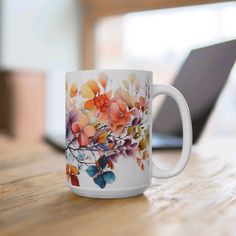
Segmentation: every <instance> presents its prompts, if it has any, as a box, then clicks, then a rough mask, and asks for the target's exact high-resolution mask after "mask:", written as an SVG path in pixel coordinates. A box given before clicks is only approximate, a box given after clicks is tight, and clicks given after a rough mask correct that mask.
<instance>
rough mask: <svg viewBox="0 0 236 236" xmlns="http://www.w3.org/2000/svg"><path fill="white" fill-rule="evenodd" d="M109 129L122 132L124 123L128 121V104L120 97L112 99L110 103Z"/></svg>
mask: <svg viewBox="0 0 236 236" xmlns="http://www.w3.org/2000/svg"><path fill="white" fill-rule="evenodd" d="M110 118H111V121H112V122H111V124H110V129H111V130H112V131H113V132H118V133H120V132H122V130H123V129H124V127H125V125H126V124H127V123H128V122H129V121H130V118H131V115H130V112H129V111H128V106H127V105H126V103H125V102H124V101H122V100H121V99H113V100H112V101H111V105H110Z"/></svg>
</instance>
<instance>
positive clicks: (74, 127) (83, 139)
mask: <svg viewBox="0 0 236 236" xmlns="http://www.w3.org/2000/svg"><path fill="white" fill-rule="evenodd" d="M88 123H89V118H88V115H86V114H84V113H80V114H79V115H78V121H77V122H73V123H72V124H71V131H72V133H73V134H78V142H79V145H80V146H82V147H83V146H87V145H88V144H89V138H90V137H93V136H94V134H95V128H94V127H93V126H92V125H88Z"/></svg>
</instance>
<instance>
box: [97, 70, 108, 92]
mask: <svg viewBox="0 0 236 236" xmlns="http://www.w3.org/2000/svg"><path fill="white" fill-rule="evenodd" d="M98 81H99V83H100V84H101V85H102V87H103V88H104V89H106V87H107V81H108V77H107V75H106V74H105V73H103V72H101V73H100V74H99V75H98Z"/></svg>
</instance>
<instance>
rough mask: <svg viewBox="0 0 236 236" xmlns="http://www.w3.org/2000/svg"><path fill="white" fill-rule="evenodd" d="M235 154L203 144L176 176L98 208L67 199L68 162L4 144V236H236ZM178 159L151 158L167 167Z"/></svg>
mask: <svg viewBox="0 0 236 236" xmlns="http://www.w3.org/2000/svg"><path fill="white" fill-rule="evenodd" d="M235 147H236V139H235V138H231V139H226V138H224V139H223V138H221V139H219V140H213V141H212V142H207V143H205V144H204V143H203V144H202V145H201V146H199V147H197V148H195V150H193V154H192V156H191V160H190V162H189V165H188V166H187V168H186V169H185V171H184V172H183V173H181V174H180V175H179V176H177V177H175V178H172V179H168V180H157V179H153V181H152V186H151V187H150V188H149V189H148V190H147V191H146V192H145V194H144V195H142V196H138V197H134V198H127V199H120V200H101V199H100V200H99V199H89V198H83V197H78V196H76V195H74V194H72V193H71V192H70V190H69V189H68V188H67V187H66V185H65V180H66V178H65V171H64V169H65V166H64V157H63V154H61V153H59V152H57V151H55V150H54V149H52V148H51V147H49V146H48V145H47V144H44V143H17V142H13V141H6V142H2V143H1V144H0V235H1V236H3V235H17V236H19V235H81V236H84V235H85V236H86V235H91V236H93V235H94V236H95V235H96V236H99V235H102V236H106V235H113V236H116V235H128V236H131V235H146V236H148V235H165V236H166V235H181V236H182V235H191V236H193V235H236V151H235V149H236V148H235ZM178 155H179V152H178V151H168V152H163V151H162V152H155V153H154V154H153V156H154V158H156V159H157V158H158V159H163V160H165V161H166V163H167V164H168V165H171V164H173V162H174V161H176V158H177V156H178Z"/></svg>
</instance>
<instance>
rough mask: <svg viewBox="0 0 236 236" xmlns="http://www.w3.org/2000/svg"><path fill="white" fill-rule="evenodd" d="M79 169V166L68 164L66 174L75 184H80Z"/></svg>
mask: <svg viewBox="0 0 236 236" xmlns="http://www.w3.org/2000/svg"><path fill="white" fill-rule="evenodd" d="M78 172H79V170H78V168H77V167H75V166H73V165H71V164H66V175H67V180H68V181H69V180H70V181H71V184H72V185H74V186H79V179H78V178H77V176H76V175H77V174H78Z"/></svg>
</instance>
